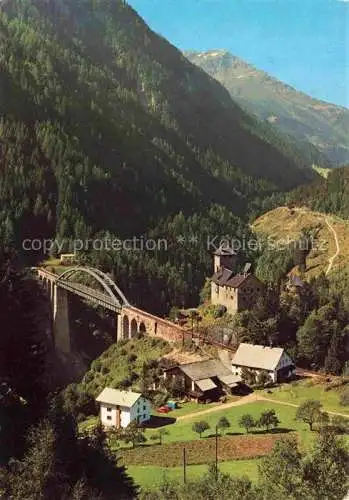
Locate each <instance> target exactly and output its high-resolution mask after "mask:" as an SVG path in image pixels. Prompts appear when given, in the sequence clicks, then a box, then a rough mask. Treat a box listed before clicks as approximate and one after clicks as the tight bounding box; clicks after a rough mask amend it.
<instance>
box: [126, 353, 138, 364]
mask: <svg viewBox="0 0 349 500" xmlns="http://www.w3.org/2000/svg"><path fill="white" fill-rule="evenodd" d="M135 361H137V356H136V354H130V355H129V356H128V357H127V362H128V363H134V362H135Z"/></svg>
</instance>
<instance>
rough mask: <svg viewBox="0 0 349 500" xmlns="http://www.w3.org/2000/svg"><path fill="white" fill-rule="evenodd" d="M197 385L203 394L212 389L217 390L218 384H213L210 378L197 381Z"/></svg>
mask: <svg viewBox="0 0 349 500" xmlns="http://www.w3.org/2000/svg"><path fill="white" fill-rule="evenodd" d="M196 385H197V386H198V387H199V389H201V390H202V391H203V392H205V391H210V390H211V389H216V387H217V386H216V384H215V383H214V382H212V380H211V379H210V378H204V379H202V380H197V381H196Z"/></svg>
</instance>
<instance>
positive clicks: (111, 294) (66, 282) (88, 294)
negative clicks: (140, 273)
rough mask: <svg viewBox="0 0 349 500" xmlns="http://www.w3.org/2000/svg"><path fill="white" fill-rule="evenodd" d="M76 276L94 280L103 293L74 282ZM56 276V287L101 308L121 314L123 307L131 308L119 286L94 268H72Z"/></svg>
mask: <svg viewBox="0 0 349 500" xmlns="http://www.w3.org/2000/svg"><path fill="white" fill-rule="evenodd" d="M74 274H86V275H88V276H91V277H92V278H94V279H95V280H96V281H97V282H98V283H99V284H100V285H101V288H102V289H103V291H99V290H95V289H94V288H91V287H89V286H86V285H82V284H80V283H77V282H74V281H72V280H71V278H72V277H73V276H74ZM53 276H55V278H56V279H55V285H56V286H57V287H59V288H63V289H65V290H67V291H68V292H71V293H73V294H75V295H78V296H80V297H81V298H83V299H86V300H89V301H92V302H94V303H96V304H98V305H100V306H103V307H105V308H107V309H109V310H111V311H115V312H117V313H120V312H121V310H122V307H124V306H130V303H129V302H128V300H127V298H126V297H125V295H124V294H123V292H122V291H121V290H120V288H119V287H118V286H117V284H116V283H115V282H114V281H113V280H112V279H111V278H110V277H109V276H108V275H107V274H105V273H104V272H103V271H100V270H99V269H95V268H93V267H80V266H76V267H71V268H69V269H67V270H66V271H64V272H63V273H62V274H61V275H59V276H57V275H53Z"/></svg>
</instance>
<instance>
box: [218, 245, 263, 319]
mask: <svg viewBox="0 0 349 500" xmlns="http://www.w3.org/2000/svg"><path fill="white" fill-rule="evenodd" d="M236 259H237V256H236V253H235V252H234V250H232V249H229V248H219V249H218V250H217V251H216V252H215V253H214V261H213V264H214V275H213V276H212V278H211V302H212V304H215V305H223V306H224V307H226V309H227V312H228V313H230V314H236V313H237V312H239V311H243V310H244V309H251V308H252V307H253V306H254V305H255V304H256V302H257V300H258V298H259V297H260V296H261V294H262V292H263V284H262V283H261V282H260V281H259V279H258V278H256V277H255V276H254V275H253V274H251V273H250V272H249V271H250V268H251V265H250V264H246V265H245V269H244V271H243V273H237V271H236V269H237V260H236Z"/></svg>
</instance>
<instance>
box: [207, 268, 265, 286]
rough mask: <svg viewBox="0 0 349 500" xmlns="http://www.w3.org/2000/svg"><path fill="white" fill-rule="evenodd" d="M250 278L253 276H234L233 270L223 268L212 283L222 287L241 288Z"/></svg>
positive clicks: (213, 278) (215, 275)
mask: <svg viewBox="0 0 349 500" xmlns="http://www.w3.org/2000/svg"><path fill="white" fill-rule="evenodd" d="M249 276H251V274H234V271H232V270H231V269H227V268H226V267H222V268H221V269H219V271H217V272H216V273H215V274H214V275H213V277H212V281H213V282H214V283H216V284H217V285H220V286H228V287H230V288H239V287H240V286H241V285H242V284H243V283H244V282H245V281H246V280H247V278H248V277H249ZM255 279H257V278H255Z"/></svg>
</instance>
